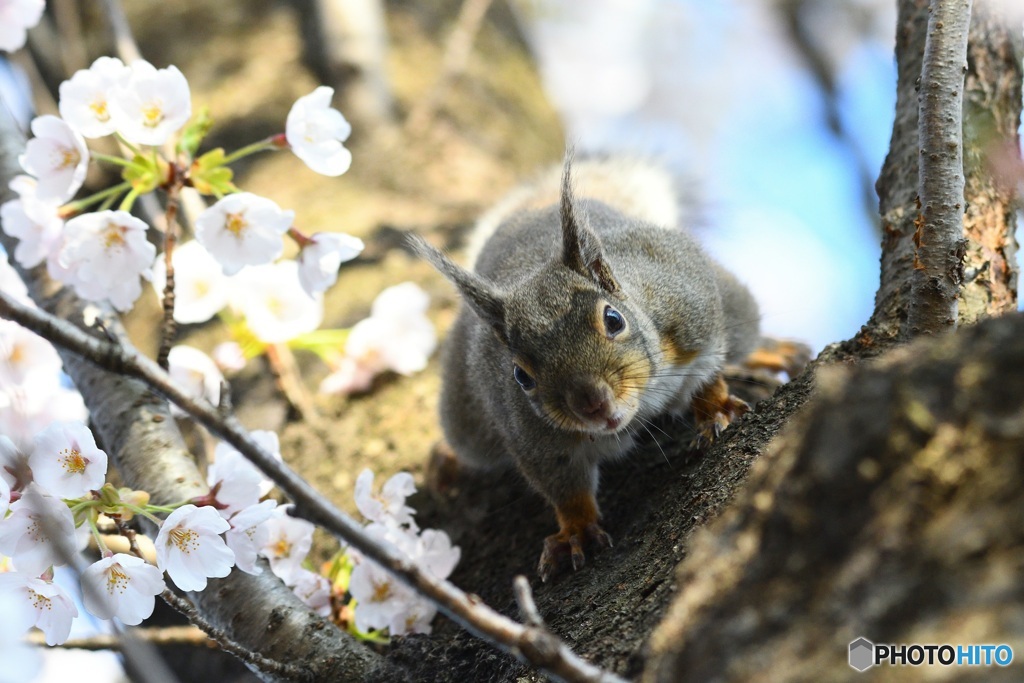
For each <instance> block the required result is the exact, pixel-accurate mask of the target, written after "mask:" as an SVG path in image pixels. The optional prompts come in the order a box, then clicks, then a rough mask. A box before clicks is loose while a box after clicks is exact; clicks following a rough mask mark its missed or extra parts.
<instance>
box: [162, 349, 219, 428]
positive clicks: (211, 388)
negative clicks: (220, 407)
mask: <svg viewBox="0 0 1024 683" xmlns="http://www.w3.org/2000/svg"><path fill="white" fill-rule="evenodd" d="M167 365H168V370H167V372H168V374H169V375H170V376H171V379H172V380H174V381H175V382H176V383H177V384H180V385H181V386H182V388H184V389H185V391H186V392H188V394H189V395H190V396H192V397H194V398H203V399H206V400H207V401H209V402H210V403H212V404H213V405H217V404H218V403H219V402H220V387H221V382H223V381H224V375H222V374H221V372H220V368H218V367H217V364H216V363H214V362H213V359H212V358H210V357H209V356H207V355H206V354H205V353H203V352H202V351H200V350H199V349H197V348H195V347H192V346H187V345H185V344H178V345H177V346H175V347H173V348H172V349H171V351H170V353H169V354H168V355H167ZM171 412H172V413H174V414H175V415H177V416H179V417H182V416H184V415H185V412H184V411H182V410H181V409H180V408H178V407H177V406H175V405H173V404H172V405H171Z"/></svg>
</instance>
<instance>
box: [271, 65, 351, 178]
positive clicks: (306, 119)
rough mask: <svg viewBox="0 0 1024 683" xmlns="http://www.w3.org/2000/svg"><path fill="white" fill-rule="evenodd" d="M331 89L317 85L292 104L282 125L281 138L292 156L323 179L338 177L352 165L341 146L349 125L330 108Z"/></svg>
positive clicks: (349, 157) (332, 90)
mask: <svg viewBox="0 0 1024 683" xmlns="http://www.w3.org/2000/svg"><path fill="white" fill-rule="evenodd" d="M332 97H334V89H333V88H328V87H327V86H323V85H322V86H320V87H319V88H317V89H316V90H314V91H313V92H311V93H310V94H308V95H306V96H304V97H300V98H299V99H298V100H296V102H295V104H293V105H292V108H291V111H289V112H288V119H287V121H286V123H285V137H286V138H287V140H288V144H289V145H291V148H292V151H293V152H294V153H295V156H297V157H299V158H300V159H302V161H303V162H304V163H305V164H306V165H307V166H309V167H310V168H311V169H313V170H314V171H316V172H317V173H320V174H322V175H326V176H339V175H341V174H342V173H344V172H345V171H347V170H348V169H349V166H351V165H352V152H350V151H348V150H347V149H345V147H344V146H342V144H341V143H343V142H344V141H345V140H347V139H348V136H349V135H350V134H351V133H352V126H350V125H349V123H348V121H346V120H345V117H344V116H342V115H341V112H340V111H338V110H337V109H333V108H331V98H332Z"/></svg>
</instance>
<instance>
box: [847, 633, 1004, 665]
mask: <svg viewBox="0 0 1024 683" xmlns="http://www.w3.org/2000/svg"><path fill="white" fill-rule="evenodd" d="M1012 661H1013V648H1011V647H1010V646H1009V645H948V644H944V645H918V644H916V643H915V644H912V645H882V644H879V645H875V644H874V643H872V642H871V641H870V640H868V639H867V638H857V639H856V640H854V641H853V642H851V643H850V666H852V667H853V668H854V669H856V670H857V671H867V670H868V669H870V668H871V667H873V666H876V665H881V664H888V665H889V666H934V665H938V666H1009V664H1010V662H1012Z"/></svg>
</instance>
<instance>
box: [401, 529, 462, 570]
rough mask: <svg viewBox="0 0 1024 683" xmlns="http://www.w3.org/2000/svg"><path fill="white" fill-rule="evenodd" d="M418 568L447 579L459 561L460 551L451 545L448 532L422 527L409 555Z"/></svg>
mask: <svg viewBox="0 0 1024 683" xmlns="http://www.w3.org/2000/svg"><path fill="white" fill-rule="evenodd" d="M409 556H410V557H412V559H413V561H414V562H416V564H418V565H419V566H420V568H422V569H424V570H426V571H428V572H430V573H431V574H433V575H434V576H436V577H437V578H439V579H447V578H448V577H449V576H450V575H451V573H452V571H453V570H454V569H455V565H457V564H458V563H459V558H460V557H461V556H462V551H461V549H460V548H459V547H458V546H453V545H452V541H451V539H450V538H449V537H448V534H447V533H445V532H444V531H441V530H440V529H424V530H423V531H422V532H421V533H420V535H419V538H417V539H416V544H415V546H414V549H413V551H412V552H411V553H410V555H409Z"/></svg>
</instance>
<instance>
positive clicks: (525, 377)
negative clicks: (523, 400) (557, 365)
mask: <svg viewBox="0 0 1024 683" xmlns="http://www.w3.org/2000/svg"><path fill="white" fill-rule="evenodd" d="M512 376H513V377H515V378H516V381H517V382H519V386H521V387H522V388H523V390H524V391H529V390H531V389H533V388H534V387H535V386H537V382H536V381H535V380H534V379H533V378H532V377H530V375H529V373H528V372H526V370H523V369H522V368H521V367H519V366H518V365H516V366H514V368H513V370H512Z"/></svg>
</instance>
